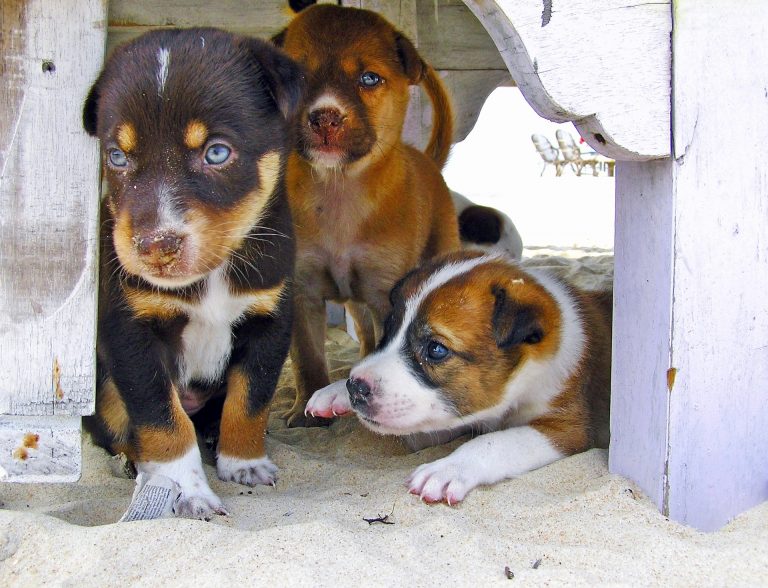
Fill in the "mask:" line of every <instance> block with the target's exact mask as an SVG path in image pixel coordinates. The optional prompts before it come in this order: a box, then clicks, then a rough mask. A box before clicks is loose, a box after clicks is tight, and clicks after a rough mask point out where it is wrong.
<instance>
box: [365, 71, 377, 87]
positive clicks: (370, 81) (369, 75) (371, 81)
mask: <svg viewBox="0 0 768 588" xmlns="http://www.w3.org/2000/svg"><path fill="white" fill-rule="evenodd" d="M380 82H381V76H380V75H379V74H377V73H374V72H372V71H367V72H365V73H363V74H362V75H361V76H360V85H361V86H363V87H364V88H373V87H374V86H376V85H378V84H379V83H380Z"/></svg>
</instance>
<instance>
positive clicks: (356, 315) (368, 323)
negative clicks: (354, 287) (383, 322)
mask: <svg viewBox="0 0 768 588" xmlns="http://www.w3.org/2000/svg"><path fill="white" fill-rule="evenodd" d="M344 306H345V308H346V309H347V312H348V313H349V315H350V316H351V317H352V320H353V321H354V322H355V334H356V335H357V338H358V340H359V341H360V358H361V359H362V358H363V357H365V356H366V355H369V354H370V353H372V352H373V350H374V349H375V348H376V343H377V340H376V333H375V330H374V318H373V315H372V314H371V311H370V310H369V309H368V308H367V307H366V306H365V304H361V303H359V302H347V303H346V304H345V305H344Z"/></svg>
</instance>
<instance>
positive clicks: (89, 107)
mask: <svg viewBox="0 0 768 588" xmlns="http://www.w3.org/2000/svg"><path fill="white" fill-rule="evenodd" d="M98 117H99V81H98V80H96V83H95V84H93V86H92V87H91V91H90V92H88V97H87V98H86V99H85V104H83V127H84V128H85V132H86V133H88V134H89V135H90V136H91V137H95V136H96V131H97V130H98V129H97V126H98V124H97V123H98Z"/></svg>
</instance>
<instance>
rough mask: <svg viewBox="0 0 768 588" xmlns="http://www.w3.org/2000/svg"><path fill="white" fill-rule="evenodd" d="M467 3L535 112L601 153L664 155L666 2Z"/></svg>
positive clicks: (667, 107) (666, 129) (486, 0)
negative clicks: (569, 126) (566, 125)
mask: <svg viewBox="0 0 768 588" xmlns="http://www.w3.org/2000/svg"><path fill="white" fill-rule="evenodd" d="M465 1H466V4H467V5H468V6H469V7H470V8H471V9H472V11H473V12H474V13H475V15H476V16H477V17H478V19H480V22H482V23H483V25H484V26H485V28H486V29H487V30H488V32H489V33H490V35H491V37H492V38H493V40H494V41H495V43H496V46H497V47H498V49H499V52H500V53H501V56H502V58H503V59H504V62H505V63H506V64H507V66H508V67H509V70H510V72H512V77H513V78H514V80H515V82H516V83H517V85H518V86H519V87H520V91H521V92H522V93H523V96H525V98H526V100H528V102H529V103H530V104H531V106H532V107H533V109H534V110H535V111H536V112H538V113H539V114H540V115H541V116H543V117H544V118H547V119H549V120H552V121H555V122H566V121H573V123H574V125H576V128H577V129H578V130H579V132H580V134H581V135H582V137H584V138H585V139H586V140H587V142H588V143H589V144H590V146H591V147H593V148H594V149H596V150H597V151H599V152H600V153H602V154H603V155H606V156H608V157H613V158H615V159H623V160H638V161H642V160H647V159H654V158H659V157H665V156H667V155H669V153H670V146H669V143H670V142H669V129H670V103H669V87H670V78H669V74H670V43H669V35H670V32H671V27H672V25H671V18H670V12H671V11H670V1H669V0H659V1H653V2H638V1H637V0H601V1H600V2H595V1H594V0H570V1H569V2H549V1H545V2H541V1H533V0H528V1H525V2H522V1H520V0H465Z"/></svg>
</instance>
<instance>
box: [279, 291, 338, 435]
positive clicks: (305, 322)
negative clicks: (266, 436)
mask: <svg viewBox="0 0 768 588" xmlns="http://www.w3.org/2000/svg"><path fill="white" fill-rule="evenodd" d="M291 364H292V368H293V376H294V381H295V383H296V399H295V401H294V403H293V406H292V407H291V408H290V409H289V410H288V411H287V412H286V413H284V414H283V415H282V417H283V418H284V419H286V424H287V425H288V426H289V427H310V426H321V425H326V424H328V422H329V421H327V420H325V419H316V418H314V417H312V416H306V415H305V414H304V407H305V406H306V405H307V401H308V400H309V398H310V396H312V394H313V393H314V391H315V390H319V389H320V388H324V387H325V386H327V385H328V384H329V383H330V379H329V377H328V366H327V364H326V362H325V303H324V302H323V299H322V298H320V297H309V296H306V295H302V294H298V295H297V296H296V298H295V304H294V319H293V337H292V340H291Z"/></svg>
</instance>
